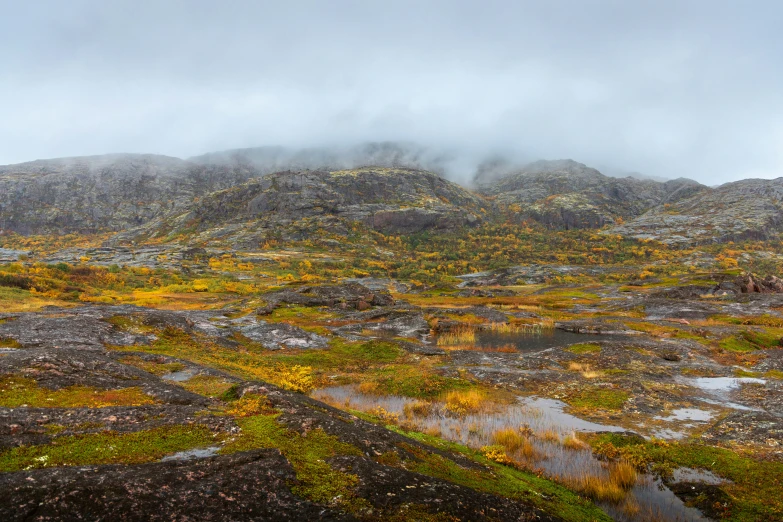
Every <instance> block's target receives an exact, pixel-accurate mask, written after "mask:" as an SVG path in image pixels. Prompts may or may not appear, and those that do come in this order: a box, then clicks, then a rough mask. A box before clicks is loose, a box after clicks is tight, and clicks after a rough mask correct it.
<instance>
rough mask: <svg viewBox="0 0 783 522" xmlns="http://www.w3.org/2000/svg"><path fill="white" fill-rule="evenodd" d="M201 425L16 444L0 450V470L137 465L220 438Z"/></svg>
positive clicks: (208, 444)
mask: <svg viewBox="0 0 783 522" xmlns="http://www.w3.org/2000/svg"><path fill="white" fill-rule="evenodd" d="M220 440H221V439H220V436H216V435H215V434H214V433H212V432H211V431H210V430H209V429H207V428H206V427H204V426H167V427H162V428H156V429H151V430H145V431H139V432H136V433H117V432H111V431H107V432H103V433H95V434H87V435H73V436H65V437H59V438H56V439H54V441H52V442H51V443H50V444H42V445H38V446H19V447H16V448H12V449H9V450H5V451H3V452H1V453H0V471H3V472H9V471H19V470H23V469H34V468H45V467H54V466H84V465H94V464H141V463H144V462H152V461H155V460H159V459H161V458H162V457H164V456H166V455H169V454H171V453H175V452H178V451H184V450H188V449H192V448H198V447H206V446H210V445H214V444H216V443H218V442H219V441H220Z"/></svg>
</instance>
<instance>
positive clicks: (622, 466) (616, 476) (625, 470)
mask: <svg viewBox="0 0 783 522" xmlns="http://www.w3.org/2000/svg"><path fill="white" fill-rule="evenodd" d="M636 478H637V475H636V468H634V467H633V466H632V465H630V464H629V463H628V462H625V461H620V462H617V463H614V464H613V465H612V466H611V467H610V468H609V480H611V481H612V482H613V483H614V484H616V485H617V486H618V487H620V488H622V489H625V490H629V489H631V488H632V487H633V486H634V485H635V484H636Z"/></svg>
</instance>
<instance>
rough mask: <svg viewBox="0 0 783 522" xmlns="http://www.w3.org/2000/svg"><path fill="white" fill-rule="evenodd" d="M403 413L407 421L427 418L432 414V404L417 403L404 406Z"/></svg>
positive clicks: (425, 402)
mask: <svg viewBox="0 0 783 522" xmlns="http://www.w3.org/2000/svg"><path fill="white" fill-rule="evenodd" d="M402 411H403V415H404V416H405V418H406V419H411V418H413V417H426V416H427V415H429V414H430V412H432V404H430V403H429V402H427V401H416V402H412V403H408V404H406V405H405V406H403V409H402Z"/></svg>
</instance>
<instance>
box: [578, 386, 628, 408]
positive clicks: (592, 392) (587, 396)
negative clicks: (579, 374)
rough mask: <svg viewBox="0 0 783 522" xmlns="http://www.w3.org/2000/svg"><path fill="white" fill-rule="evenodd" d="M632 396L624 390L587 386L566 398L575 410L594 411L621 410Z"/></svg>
mask: <svg viewBox="0 0 783 522" xmlns="http://www.w3.org/2000/svg"><path fill="white" fill-rule="evenodd" d="M629 398H630V394H629V393H628V392H626V391H623V390H618V389H613V388H601V387H598V386H585V387H583V388H581V389H579V390H576V391H574V392H572V393H571V394H569V395H568V396H567V397H565V398H564V400H565V402H567V403H568V404H569V405H571V406H572V407H573V408H577V409H579V410H584V411H585V412H589V411H592V410H621V409H622V408H623V405H624V404H625V402H626V401H627V400H628V399H629Z"/></svg>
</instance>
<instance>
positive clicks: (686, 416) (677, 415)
mask: <svg viewBox="0 0 783 522" xmlns="http://www.w3.org/2000/svg"><path fill="white" fill-rule="evenodd" d="M713 416H714V415H713V413H712V412H711V411H707V410H700V409H698V408H680V409H677V410H672V412H671V415H669V416H668V417H655V418H656V419H658V420H663V421H684V420H692V421H699V422H708V421H710V420H712V417H713Z"/></svg>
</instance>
